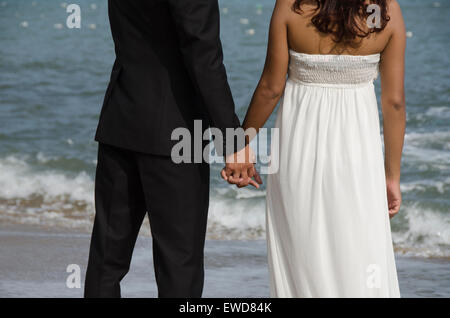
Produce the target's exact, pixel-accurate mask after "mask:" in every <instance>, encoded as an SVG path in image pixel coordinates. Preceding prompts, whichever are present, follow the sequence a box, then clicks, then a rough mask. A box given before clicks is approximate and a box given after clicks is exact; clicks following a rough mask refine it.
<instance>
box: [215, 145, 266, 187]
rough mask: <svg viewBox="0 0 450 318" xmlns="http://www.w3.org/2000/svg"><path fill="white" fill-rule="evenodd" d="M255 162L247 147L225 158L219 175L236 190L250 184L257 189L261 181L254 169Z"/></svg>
mask: <svg viewBox="0 0 450 318" xmlns="http://www.w3.org/2000/svg"><path fill="white" fill-rule="evenodd" d="M255 162H256V158H255V154H254V153H253V150H252V149H251V148H250V146H248V145H247V146H246V147H245V148H243V149H242V150H240V151H238V152H236V153H234V154H232V155H229V156H227V157H226V158H225V168H223V169H222V171H221V173H220V174H221V176H222V178H223V179H224V180H225V181H227V182H228V183H229V184H235V185H236V186H237V187H238V188H243V187H246V186H248V185H249V184H250V185H252V186H254V187H255V188H257V189H258V188H259V185H260V184H262V180H261V177H260V176H259V174H258V171H256V169H255Z"/></svg>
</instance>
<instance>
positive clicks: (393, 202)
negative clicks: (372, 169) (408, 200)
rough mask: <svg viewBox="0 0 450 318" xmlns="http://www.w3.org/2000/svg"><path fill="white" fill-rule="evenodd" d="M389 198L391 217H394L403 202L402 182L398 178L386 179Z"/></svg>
mask: <svg viewBox="0 0 450 318" xmlns="http://www.w3.org/2000/svg"><path fill="white" fill-rule="evenodd" d="M386 189H387V199H388V208H389V217H390V218H393V217H394V216H395V215H396V214H397V213H398V211H399V210H400V206H401V204H402V193H401V191H400V182H399V181H397V180H389V179H387V180H386Z"/></svg>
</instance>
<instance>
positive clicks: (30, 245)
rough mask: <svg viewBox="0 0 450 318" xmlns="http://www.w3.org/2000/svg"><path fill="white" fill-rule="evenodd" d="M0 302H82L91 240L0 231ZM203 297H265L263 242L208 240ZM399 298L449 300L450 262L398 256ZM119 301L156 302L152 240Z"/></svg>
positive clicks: (137, 256) (137, 257)
mask: <svg viewBox="0 0 450 318" xmlns="http://www.w3.org/2000/svg"><path fill="white" fill-rule="evenodd" d="M0 241H1V244H0V297H68V298H71V297H82V295H83V291H82V290H83V289H82V288H83V281H84V272H85V270H86V262H87V257H88V248H89V235H88V234H85V233H83V234H80V233H76V232H71V231H61V230H59V231H54V230H50V229H41V228H36V227H33V228H29V227H24V226H8V227H5V226H2V227H1V228H0ZM205 254H206V255H205V265H206V281H205V289H204V297H225V298H227V297H237V298H239V297H269V283H268V279H267V277H268V276H267V275H268V273H267V263H266V250H265V241H263V240H255V241H216V240H208V241H207V243H206V250H205ZM69 264H77V265H79V266H80V269H81V282H82V285H81V288H80V289H77V288H73V289H70V288H68V287H67V286H66V279H67V277H68V275H69V273H67V272H66V269H67V266H68V265H69ZM397 267H398V274H399V280H400V288H401V292H402V297H449V296H450V267H449V266H448V260H444V259H423V258H422V259H421V258H413V257H405V256H398V257H397ZM122 295H123V297H156V296H157V292H156V285H155V279H154V274H153V264H152V257H151V238H149V237H146V236H142V235H141V236H140V238H139V240H138V242H137V245H136V249H135V252H134V256H133V261H132V264H131V269H130V272H129V274H128V275H127V276H126V277H125V279H124V281H123V284H122Z"/></svg>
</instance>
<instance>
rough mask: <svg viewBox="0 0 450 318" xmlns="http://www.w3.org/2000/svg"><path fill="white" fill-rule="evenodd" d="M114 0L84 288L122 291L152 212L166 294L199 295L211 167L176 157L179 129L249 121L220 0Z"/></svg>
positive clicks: (92, 292)
mask: <svg viewBox="0 0 450 318" xmlns="http://www.w3.org/2000/svg"><path fill="white" fill-rule="evenodd" d="M108 5H109V18H110V24H111V31H112V36H113V39H114V44H115V52H116V61H115V63H114V66H113V70H112V74H111V79H110V83H109V86H108V89H107V92H106V96H105V100H104V104H103V107H102V111H101V114H100V120H99V125H98V128H97V134H96V140H97V141H98V142H99V150H98V165H97V172H96V180H95V201H96V202H95V207H96V216H95V222H94V229H93V233H92V239H91V248H90V254H89V264H88V269H87V273H86V283H85V296H86V297H120V281H121V279H122V278H123V277H124V276H125V274H126V273H127V272H128V270H129V266H130V261H131V256H132V252H133V248H134V245H135V242H136V238H137V235H138V232H139V228H140V226H141V223H142V221H143V218H144V216H145V214H146V212H147V211H148V215H149V219H150V224H151V232H152V238H153V260H154V267H155V274H156V281H157V284H158V295H159V297H200V296H201V294H202V289H203V280H204V267H203V249H204V242H205V232H206V223H207V213H208V202H209V166H208V164H207V163H205V162H203V163H181V164H175V163H174V162H173V161H172V159H171V157H170V155H171V149H172V147H173V145H174V144H175V143H176V142H177V141H172V140H171V134H172V131H173V130H174V129H175V128H180V127H183V128H187V129H188V130H189V131H191V132H192V135H193V128H194V120H202V122H203V123H204V124H203V127H204V128H207V127H208V126H212V127H216V128H219V129H220V130H221V131H222V132H223V133H224V136H225V131H226V129H227V128H237V127H239V126H240V123H239V120H238V118H237V116H236V114H235V111H234V103H233V99H232V95H231V92H230V88H229V85H228V82H227V75H226V71H225V68H224V65H223V62H222V59H223V58H222V47H221V43H220V38H219V10H218V3H217V0H109V2H108ZM223 144H226V143H225V142H223ZM225 151H227V149H226V150H225ZM228 153H232V152H230V151H228ZM243 167H244V168H245V169H249V170H250V169H253V165H250V166H249V165H248V164H247V165H245V164H243Z"/></svg>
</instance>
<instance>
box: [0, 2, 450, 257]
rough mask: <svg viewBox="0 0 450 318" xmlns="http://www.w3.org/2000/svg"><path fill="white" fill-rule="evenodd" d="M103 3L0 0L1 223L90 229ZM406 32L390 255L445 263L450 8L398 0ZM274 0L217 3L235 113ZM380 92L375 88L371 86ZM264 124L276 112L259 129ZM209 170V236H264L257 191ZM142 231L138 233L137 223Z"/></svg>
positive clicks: (110, 57) (260, 56)
mask: <svg viewBox="0 0 450 318" xmlns="http://www.w3.org/2000/svg"><path fill="white" fill-rule="evenodd" d="M106 2H107V1H99V0H90V1H86V0H78V1H77V2H76V3H77V4H79V5H80V7H81V17H82V20H81V25H82V27H81V29H69V28H67V26H66V19H67V16H68V13H67V12H66V7H67V5H68V3H64V2H61V1H55V0H34V1H32V0H0V224H2V225H11V224H12V225H14V224H19V225H30V226H39V227H46V228H57V229H60V230H61V229H62V230H64V229H71V230H76V231H80V232H83V233H88V232H89V231H90V229H91V224H92V220H93V215H94V208H93V190H94V183H93V178H94V171H95V166H96V150H97V145H96V143H95V142H94V141H93V137H94V133H95V129H96V125H97V121H98V116H99V113H100V108H101V105H102V101H103V96H104V93H105V90H106V86H107V83H108V80H109V75H110V70H111V67H112V64H113V61H114V51H113V42H112V39H111V33H110V30H109V23H108V19H107V6H106ZM399 3H400V5H401V7H402V9H403V14H404V17H405V20H406V25H407V31H408V39H407V40H408V44H407V46H408V47H407V56H406V98H407V134H406V144H405V149H404V158H403V178H402V191H403V195H404V205H403V207H402V209H401V213H400V215H399V216H398V217H396V218H395V219H394V220H393V221H392V230H393V239H394V245H395V249H396V252H397V253H398V254H405V255H410V256H414V257H420V258H429V257H431V258H441V259H444V260H448V259H449V257H450V248H449V246H450V95H449V93H450V74H449V66H450V61H449V53H448V52H449V51H450V44H449V41H448V39H449V38H450V34H449V33H450V28H449V23H448V17H449V16H450V1H448V0H445V1H439V2H437V1H428V0H399ZM273 5H274V1H273V0H253V1H250V0H221V1H220V9H221V33H222V42H223V47H224V54H225V64H226V67H227V70H228V76H229V82H230V85H231V89H232V92H233V96H234V98H235V101H236V106H237V110H238V114H239V117H240V118H241V120H242V119H243V116H244V115H245V112H246V109H247V107H248V104H249V101H250V98H251V95H252V93H253V90H254V88H255V87H256V84H257V81H258V79H259V76H260V74H261V70H262V67H263V63H264V58H265V53H266V44H267V31H268V24H269V20H270V15H271V11H272V8H273ZM376 87H377V91H378V92H379V82H377V83H376ZM273 124H274V116H272V117H271V118H270V120H269V122H268V123H267V127H272V126H273ZM221 168H222V167H221V166H220V165H217V164H215V165H213V166H212V176H211V187H212V192H211V194H212V196H211V205H210V220H209V228H208V238H211V239H219V240H254V239H262V238H264V235H265V233H264V228H265V226H264V224H265V220H264V213H265V188H264V187H263V188H262V189H261V190H254V189H250V188H246V189H240V190H238V189H235V188H232V187H230V186H228V185H227V184H225V183H223V182H222V181H221V180H220V178H219V171H220V169H221ZM143 231H144V234H148V232H149V231H148V226H145V227H143Z"/></svg>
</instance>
